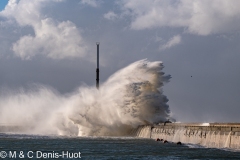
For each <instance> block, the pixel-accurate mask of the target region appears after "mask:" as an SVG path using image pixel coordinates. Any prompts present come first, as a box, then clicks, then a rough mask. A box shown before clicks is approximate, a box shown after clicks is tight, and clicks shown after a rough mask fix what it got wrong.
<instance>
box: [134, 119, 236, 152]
mask: <svg viewBox="0 0 240 160" xmlns="http://www.w3.org/2000/svg"><path fill="white" fill-rule="evenodd" d="M135 134H136V135H137V136H138V137H143V138H152V139H157V138H160V139H164V140H167V141H169V142H174V143H177V142H182V143H190V144H198V145H202V146H206V147H210V148H233V149H240V123H166V124H164V123H161V124H158V125H152V126H150V125H149V126H141V127H139V128H138V129H137V131H136V133H135Z"/></svg>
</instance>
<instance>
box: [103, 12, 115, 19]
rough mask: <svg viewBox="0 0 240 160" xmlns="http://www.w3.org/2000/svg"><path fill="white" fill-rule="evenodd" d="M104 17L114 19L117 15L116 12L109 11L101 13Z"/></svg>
mask: <svg viewBox="0 0 240 160" xmlns="http://www.w3.org/2000/svg"><path fill="white" fill-rule="evenodd" d="M103 16H104V18H106V19H108V20H115V19H116V18H117V17H118V16H117V14H116V13H114V12H112V11H109V12H108V13H106V14H104V15H103Z"/></svg>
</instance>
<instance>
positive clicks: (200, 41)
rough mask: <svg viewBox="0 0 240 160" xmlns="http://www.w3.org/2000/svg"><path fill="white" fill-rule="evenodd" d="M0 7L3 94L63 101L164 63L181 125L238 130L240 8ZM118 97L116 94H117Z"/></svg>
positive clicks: (166, 2) (176, 1) (178, 3)
mask: <svg viewBox="0 0 240 160" xmlns="http://www.w3.org/2000/svg"><path fill="white" fill-rule="evenodd" d="M6 2H7V1H6V0H1V1H0V10H1V12H0V89H1V90H2V91H4V90H5V89H6V88H7V89H11V90H19V89H21V88H28V89H29V88H31V86H32V85H33V84H41V85H45V86H48V87H51V88H54V89H55V90H56V91H58V92H60V93H61V94H68V93H71V92H73V91H74V90H75V89H76V88H77V87H78V86H80V85H88V86H92V85H95V74H96V73H95V69H96V63H95V61H96V42H100V82H101V83H103V82H104V81H105V80H106V79H107V78H108V77H109V76H111V75H112V74H113V73H114V72H116V71H118V70H119V69H121V68H123V67H125V66H127V65H129V64H131V63H133V62H135V61H138V60H141V59H145V58H147V59H148V60H149V61H162V62H163V64H164V66H165V68H164V72H165V73H166V74H170V75H171V76H172V78H171V80H170V82H169V83H167V84H166V85H165V86H164V87H163V91H164V94H165V95H166V96H167V97H168V99H169V102H168V104H169V106H170V109H171V115H172V116H173V117H174V118H176V120H177V121H181V122H240V116H239V113H240V106H239V104H240V98H239V95H240V86H239V82H240V72H239V68H240V63H239V60H240V53H239V50H240V45H239V42H240V10H239V7H238V6H239V5H240V1H238V0H227V1H226V0H211V1H209V0H148V1H146V0H112V1H107V0H39V1H32V0H9V1H8V4H7V5H6V6H5V4H6ZM116 94H117V93H116Z"/></svg>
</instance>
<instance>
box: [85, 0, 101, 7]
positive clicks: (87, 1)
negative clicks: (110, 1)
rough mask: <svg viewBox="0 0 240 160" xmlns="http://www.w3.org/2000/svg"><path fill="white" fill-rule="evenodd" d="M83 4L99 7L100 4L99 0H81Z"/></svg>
mask: <svg viewBox="0 0 240 160" xmlns="http://www.w3.org/2000/svg"><path fill="white" fill-rule="evenodd" d="M81 3H82V4H85V5H89V6H91V7H98V6H99V2H97V1H96V0H81Z"/></svg>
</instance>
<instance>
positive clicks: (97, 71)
mask: <svg viewBox="0 0 240 160" xmlns="http://www.w3.org/2000/svg"><path fill="white" fill-rule="evenodd" d="M96 44H97V69H96V87H97V89H99V45H100V43H99V42H97V43H96Z"/></svg>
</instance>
